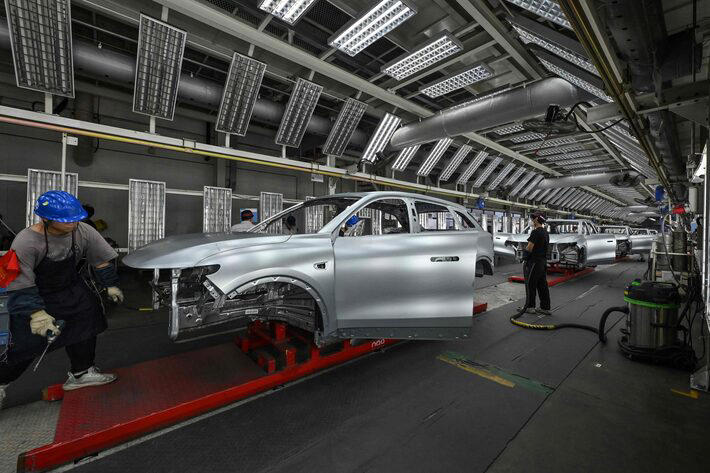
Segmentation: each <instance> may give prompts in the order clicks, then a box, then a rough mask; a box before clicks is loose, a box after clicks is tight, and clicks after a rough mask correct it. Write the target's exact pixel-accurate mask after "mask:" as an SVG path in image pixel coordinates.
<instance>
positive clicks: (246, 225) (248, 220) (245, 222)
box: [232, 209, 254, 232]
mask: <svg viewBox="0 0 710 473" xmlns="http://www.w3.org/2000/svg"><path fill="white" fill-rule="evenodd" d="M240 217H241V219H242V220H241V222H239V223H237V224H236V225H232V232H246V231H248V230H249V229H250V228H252V227H253V226H254V222H252V220H254V212H252V211H251V210H249V209H244V210H242V213H241V215H240Z"/></svg>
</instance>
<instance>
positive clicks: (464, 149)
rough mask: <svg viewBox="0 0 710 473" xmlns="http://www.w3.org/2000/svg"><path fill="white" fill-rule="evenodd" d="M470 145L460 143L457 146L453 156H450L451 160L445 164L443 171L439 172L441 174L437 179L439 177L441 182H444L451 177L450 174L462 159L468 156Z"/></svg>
mask: <svg viewBox="0 0 710 473" xmlns="http://www.w3.org/2000/svg"><path fill="white" fill-rule="evenodd" d="M471 149H472V148H471V146H469V145H462V146H461V147H459V149H458V150H457V151H456V153H455V154H454V156H453V157H452V158H451V161H449V163H448V164H447V165H446V167H445V168H444V171H443V172H442V173H441V176H439V179H441V181H442V182H446V181H448V180H449V178H451V175H452V174H453V173H454V172H456V170H457V169H458V168H459V166H460V165H461V163H462V162H463V160H464V159H465V158H466V156H468V153H470V152H471Z"/></svg>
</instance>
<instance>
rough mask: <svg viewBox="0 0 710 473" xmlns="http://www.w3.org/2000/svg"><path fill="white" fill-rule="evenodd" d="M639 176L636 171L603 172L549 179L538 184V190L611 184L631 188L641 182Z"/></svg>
mask: <svg viewBox="0 0 710 473" xmlns="http://www.w3.org/2000/svg"><path fill="white" fill-rule="evenodd" d="M641 179H642V177H641V175H640V174H639V173H637V172H636V171H623V172H603V173H598V174H578V175H574V176H565V177H550V178H546V179H543V180H542V181H540V183H539V184H538V188H540V189H550V188H554V187H581V186H593V185H598V184H611V185H614V186H617V187H633V186H635V185H637V184H639V183H640V182H641Z"/></svg>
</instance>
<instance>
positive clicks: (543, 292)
mask: <svg viewBox="0 0 710 473" xmlns="http://www.w3.org/2000/svg"><path fill="white" fill-rule="evenodd" d="M530 219H531V223H532V227H533V230H532V231H531V232H530V236H529V237H528V244H527V246H526V247H525V249H524V250H523V261H524V264H523V276H524V277H525V295H526V300H525V307H526V312H527V313H538V314H543V315H550V289H549V288H548V287H547V248H548V246H549V244H550V235H548V233H547V230H545V216H544V215H543V214H542V213H540V212H536V213H534V214H532V215H531V216H530ZM536 292H537V295H538V296H539V297H540V308H539V309H537V310H535V293H536Z"/></svg>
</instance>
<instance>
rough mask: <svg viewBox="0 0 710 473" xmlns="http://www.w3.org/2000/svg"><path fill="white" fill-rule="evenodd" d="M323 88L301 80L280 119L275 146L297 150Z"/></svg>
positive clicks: (297, 82)
mask: <svg viewBox="0 0 710 473" xmlns="http://www.w3.org/2000/svg"><path fill="white" fill-rule="evenodd" d="M322 91H323V87H322V86H320V85H318V84H314V83H313V82H310V81H307V80H305V79H301V78H300V77H299V78H298V80H297V81H296V86H295V87H294V88H293V92H291V97H289V99H288V104H286V111H285V112H284V116H283V118H282V119H281V124H280V125H279V131H278V132H277V133H276V140H275V141H276V144H277V145H282V146H289V147H292V148H298V147H299V146H301V140H302V139H303V135H304V134H305V133H306V128H307V127H308V122H310V121H311V117H312V116H313V111H314V110H315V109H316V104H318V99H319V98H320V94H321V92H322Z"/></svg>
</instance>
